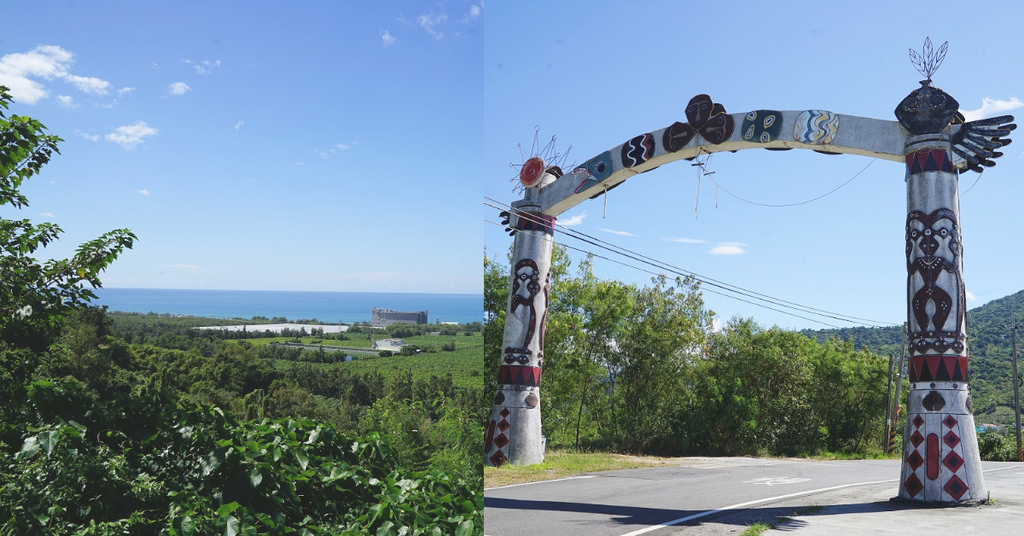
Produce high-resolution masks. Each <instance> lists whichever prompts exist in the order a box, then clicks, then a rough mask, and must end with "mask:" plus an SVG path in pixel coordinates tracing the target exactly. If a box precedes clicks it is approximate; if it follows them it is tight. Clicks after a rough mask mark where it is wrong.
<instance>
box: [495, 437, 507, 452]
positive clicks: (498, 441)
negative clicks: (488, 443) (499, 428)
mask: <svg viewBox="0 0 1024 536" xmlns="http://www.w3.org/2000/svg"><path fill="white" fill-rule="evenodd" d="M494 444H495V445H497V446H498V448H499V449H503V448H505V445H508V438H507V437H505V434H498V435H497V437H495V438H494Z"/></svg>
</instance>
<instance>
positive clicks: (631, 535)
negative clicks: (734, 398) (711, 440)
mask: <svg viewBox="0 0 1024 536" xmlns="http://www.w3.org/2000/svg"><path fill="white" fill-rule="evenodd" d="M1020 467H1021V466H1019V465H1015V466H1011V467H1000V468H997V469H987V470H986V469H983V470H982V472H983V473H991V472H996V471H1007V470H1012V469H1019V468H1020ZM889 482H899V479H898V478H892V479H889V480H875V481H872V482H854V483H853V484H842V485H840V486H832V487H828V488H820V489H812V490H808V491H799V492H796V493H789V494H787V495H779V496H777V497H768V498H765V499H757V500H756V501H748V502H745V503H739V504H733V505H730V506H723V507H722V508H716V509H714V510H707V511H704V512H699V513H696V514H693V515H689V516H686V517H681V518H679V519H673V520H672V521H667V522H665V523H661V524H659V525H652V526H650V527H647V528H643V529H640V530H634V531H633V532H627V533H626V534H623V535H622V536H638V535H640V534H646V533H648V532H653V531H656V530H658V529H662V528H665V527H671V526H673V525H679V524H680V523H686V522H687V521H693V520H694V519H700V518H702V517H707V516H710V515H714V514H717V513H720V512H726V511H729V510H737V509H740V508H746V507H748V506H753V505H755V504H761V503H766V502H772V501H781V500H783V499H791V498H793V497H799V496H801V495H811V494H813V493H824V492H826V491H834V490H837V489H843V488H852V487H854V486H870V485H872V484H888V483H889Z"/></svg>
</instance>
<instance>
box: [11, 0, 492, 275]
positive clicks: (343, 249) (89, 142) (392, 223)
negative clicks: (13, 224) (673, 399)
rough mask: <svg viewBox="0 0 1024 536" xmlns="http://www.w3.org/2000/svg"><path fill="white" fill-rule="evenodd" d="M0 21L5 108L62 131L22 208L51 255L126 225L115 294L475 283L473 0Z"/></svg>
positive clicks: (70, 7) (146, 6)
mask: <svg viewBox="0 0 1024 536" xmlns="http://www.w3.org/2000/svg"><path fill="white" fill-rule="evenodd" d="M0 17H2V18H3V20H4V21H6V24H5V28H4V30H3V32H0V84H4V85H7V86H9V87H11V88H12V92H13V94H14V96H15V103H14V105H13V106H12V109H11V112H13V113H17V114H23V115H29V116H32V117H34V118H36V119H39V120H40V121H41V122H42V123H43V124H45V125H46V126H47V127H48V128H49V130H50V132H51V133H53V134H56V135H58V136H60V137H62V138H64V140H65V142H64V143H63V144H62V145H61V153H62V154H61V155H59V156H57V157H56V158H55V159H54V160H53V161H52V163H51V164H49V165H48V166H47V167H46V168H44V170H43V172H42V173H41V174H40V175H39V176H38V177H36V178H34V179H33V180H31V181H29V182H27V183H26V184H25V187H24V192H25V193H26V195H28V196H29V200H30V202H31V206H30V207H29V208H27V209H25V210H24V211H22V212H21V213H20V214H17V217H28V218H30V219H32V220H33V221H37V222H38V221H52V222H54V223H57V224H58V225H60V226H61V227H62V228H63V229H64V230H65V234H64V236H63V238H62V240H61V242H60V243H59V244H56V245H55V246H51V247H50V248H47V254H48V255H50V256H54V257H65V256H68V255H70V254H71V253H72V252H73V248H74V247H75V246H76V245H78V244H80V243H82V242H84V241H86V240H89V239H92V238H95V237H96V236H99V235H100V234H101V233H103V232H106V231H108V230H111V229H115V228H129V229H131V230H133V231H134V232H135V233H136V234H137V235H138V237H139V241H138V242H137V243H136V246H135V248H134V249H133V250H131V251H128V252H126V253H125V254H124V255H123V256H122V257H121V258H120V259H118V260H117V261H116V262H115V264H114V265H113V266H112V267H111V268H110V269H109V270H108V271H107V272H106V274H105V276H104V277H103V281H104V284H105V286H107V287H137V288H215V289H242V290H248V289H252V290H329V291H377V292H387V291H393V292H455V293H479V292H480V290H481V286H482V278H481V273H480V242H481V236H482V229H481V223H480V219H479V217H478V216H477V214H478V213H477V212H476V211H475V210H471V209H469V207H472V206H479V205H478V203H479V199H480V197H479V196H480V192H481V187H482V185H481V182H480V173H479V171H480V170H481V169H483V158H482V155H481V148H482V142H481V136H482V132H483V106H482V103H483V77H482V73H481V65H482V58H483V24H484V23H483V19H484V14H483V2H482V1H480V0H471V1H470V0H452V1H443V2H418V1H402V2H397V1H396V2H331V1H320V2H271V1H257V2H240V1H222V2H195V1H179V2H127V1H124V2H112V1H102V0H100V1H95V2H68V1H45V2H4V5H3V6H2V7H0ZM4 210H5V211H9V207H8V208H5V209H4ZM12 216H14V214H10V213H8V212H4V217H12Z"/></svg>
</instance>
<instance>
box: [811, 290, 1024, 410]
mask: <svg viewBox="0 0 1024 536" xmlns="http://www.w3.org/2000/svg"><path fill="white" fill-rule="evenodd" d="M1014 313H1016V315H1017V317H1018V324H1017V325H1018V327H1019V328H1024V290H1022V291H1020V292H1017V293H1016V294H1011V295H1009V296H1006V297H1004V298H999V299H996V300H992V301H990V302H988V303H986V304H985V305H982V306H980V307H976V308H974V309H970V310H968V311H967V348H968V352H969V355H970V361H969V365H968V367H969V369H968V374H969V382H970V386H971V396H972V398H973V399H974V414H975V418H976V420H977V421H978V422H979V423H993V424H1003V425H1012V424H1013V420H1014V416H1013V415H1014V414H1013V361H1012V348H1011V347H1012V332H1013V330H1012V328H1013V315H1014ZM800 333H801V334H803V335H805V336H807V337H810V338H812V339H815V340H817V341H818V342H825V341H827V340H829V339H840V340H843V341H850V342H852V343H853V345H854V347H855V348H867V349H869V350H871V351H872V352H874V353H877V354H879V355H882V356H889V355H890V354H891V355H893V356H895V357H899V356H900V354H901V353H902V352H903V351H904V349H903V328H902V326H889V327H883V328H867V327H854V328H841V329H822V330H802V331H801V332H800ZM1017 338H1018V341H1017V346H1018V349H1017V356H1018V359H1019V361H1018V367H1020V369H1021V370H1020V371H1021V372H1024V362H1022V361H1024V360H1022V359H1021V357H1022V356H1024V329H1018V333H1017ZM1022 396H1024V394H1022Z"/></svg>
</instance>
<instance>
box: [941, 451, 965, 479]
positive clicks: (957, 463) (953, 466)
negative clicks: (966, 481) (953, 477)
mask: <svg viewBox="0 0 1024 536" xmlns="http://www.w3.org/2000/svg"><path fill="white" fill-rule="evenodd" d="M942 465H945V466H946V467H948V468H949V470H950V471H953V472H954V473H955V472H956V470H957V469H959V468H961V467H963V465H964V459H963V458H961V457H960V455H959V454H957V453H956V451H953V450H951V451H949V454H947V455H946V457H945V458H944V459H943V460H942ZM947 485H948V483H947Z"/></svg>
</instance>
